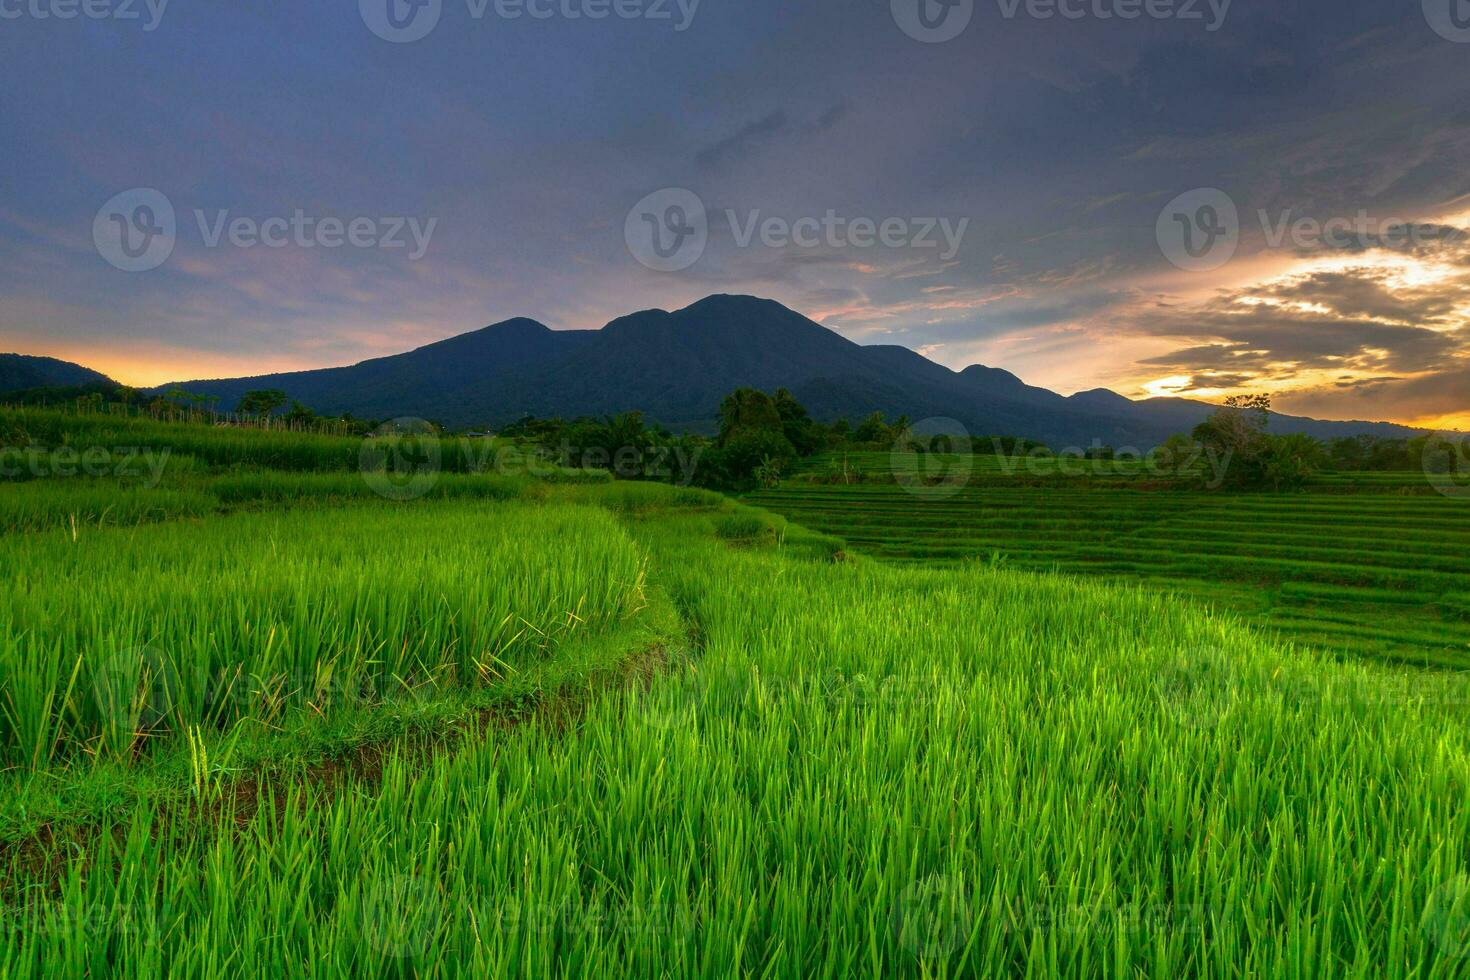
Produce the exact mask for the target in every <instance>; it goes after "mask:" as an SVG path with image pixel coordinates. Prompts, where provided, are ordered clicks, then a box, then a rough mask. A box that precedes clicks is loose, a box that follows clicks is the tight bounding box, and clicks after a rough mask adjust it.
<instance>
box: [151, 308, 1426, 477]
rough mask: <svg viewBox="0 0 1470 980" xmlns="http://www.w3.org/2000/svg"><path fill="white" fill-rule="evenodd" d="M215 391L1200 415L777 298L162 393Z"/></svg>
mask: <svg viewBox="0 0 1470 980" xmlns="http://www.w3.org/2000/svg"><path fill="white" fill-rule="evenodd" d="M174 387H183V388H187V389H188V390H190V391H195V392H199V393H201V394H205V395H218V396H220V407H221V408H223V409H226V410H229V409H231V408H233V407H234V403H235V402H236V401H238V399H239V397H240V396H241V395H243V394H244V393H245V392H246V391H249V390H252V389H256V388H279V389H280V390H282V391H285V392H286V394H287V395H288V396H290V397H292V398H294V399H296V400H298V401H301V402H302V403H304V404H306V405H309V406H310V407H312V408H313V409H315V410H317V411H319V412H323V413H327V414H340V413H343V412H351V413H352V414H354V415H357V416H359V417H370V418H388V417H404V416H416V417H422V418H430V419H434V420H436V421H440V422H443V423H445V424H447V425H449V426H451V427H456V428H458V427H466V426H490V427H495V426H500V425H505V424H507V423H509V422H512V421H514V420H516V419H518V418H521V417H524V416H526V415H534V416H543V417H544V416H552V415H559V416H563V417H576V416H581V415H594V416H600V415H608V414H616V413H618V412H624V411H641V412H643V413H644V414H645V415H646V416H647V417H648V418H649V419H651V420H654V421H657V422H659V423H662V424H664V425H668V426H670V427H672V428H678V429H687V430H691V431H704V432H708V431H712V429H713V428H714V426H715V425H717V422H718V417H719V405H720V402H721V400H723V398H724V396H725V395H727V394H728V393H729V392H730V391H732V390H733V389H735V388H739V387H754V388H761V389H764V390H774V389H776V388H787V389H789V390H790V391H791V392H792V393H793V394H794V395H795V396H796V397H797V398H798V399H800V400H801V401H802V402H803V404H805V405H806V406H807V408H808V409H809V410H810V411H811V413H812V415H813V416H814V417H816V418H819V419H822V420H825V421H830V420H831V419H834V418H836V417H839V416H846V417H849V418H852V419H853V420H854V421H856V420H857V419H858V418H860V417H862V416H866V415H868V414H871V413H872V412H874V411H880V412H883V413H885V414H886V415H889V416H897V415H907V416H909V417H910V419H913V420H915V421H918V420H925V419H937V418H944V419H948V420H954V421H957V422H959V423H960V424H961V425H963V426H964V427H965V428H966V429H968V430H969V431H970V432H972V433H974V434H976V435H992V434H993V435H1012V436H1022V437H1026V438H1031V439H1037V440H1040V441H1043V442H1047V443H1049V444H1051V445H1053V446H1054V447H1056V448H1063V447H1070V446H1083V447H1086V446H1089V445H1092V444H1103V445H1111V446H1115V447H1124V446H1132V447H1137V448H1141V449H1146V448H1148V447H1150V446H1153V445H1157V444H1158V443H1159V442H1162V441H1163V440H1164V439H1166V438H1168V436H1170V435H1172V434H1175V433H1178V432H1184V431H1188V430H1189V429H1190V428H1192V427H1193V426H1194V425H1196V424H1198V423H1199V422H1200V421H1202V420H1203V419H1204V418H1205V417H1206V416H1207V415H1208V414H1209V413H1210V412H1212V411H1214V409H1215V406H1214V405H1210V404H1208V403H1205V402H1196V401H1191V400H1188V399H1179V398H1156V399H1146V400H1142V401H1133V400H1131V399H1128V398H1126V397H1124V396H1122V395H1119V394H1117V393H1116V392H1112V391H1108V390H1106V389H1094V390H1092V391H1087V392H1078V393H1077V394H1074V395H1072V396H1063V395H1060V394H1058V393H1056V392H1054V391H1050V390H1048V389H1045V388H1039V387H1034V386H1031V385H1028V384H1026V383H1025V382H1024V381H1022V380H1021V379H1020V378H1018V377H1017V376H1016V375H1014V374H1012V373H1010V372H1008V371H1005V370H1003V369H1000V368H991V367H986V366H984V365H971V366H969V367H967V368H965V369H963V370H961V371H953V370H951V369H950V368H947V367H945V366H943V365H941V364H937V363H935V362H934V361H931V360H929V359H928V358H925V357H924V356H923V355H921V354H919V353H917V352H916V351H913V350H910V349H909V348H906V347H900V346H895V345H875V346H864V345H860V344H857V343H854V342H853V341H851V340H849V339H847V338H845V337H842V336H841V335H839V334H837V333H836V332H834V331H832V330H830V329H828V328H827V327H824V326H822V325H820V324H818V323H816V322H814V321H812V320H810V319H808V318H807V317H805V316H803V315H801V314H800V313H798V312H796V311H794V310H791V309H789V308H788V307H785V306H783V305H781V304H780V303H778V302H776V301H774V300H770V299H763V298H761V297H755V296H739V295H725V294H717V295H714V296H709V297H706V298H704V299H702V300H699V301H698V302H696V303H693V304H691V305H689V306H686V307H684V308H682V309H679V310H673V311H668V310H660V309H650V310H641V311H638V312H635V313H630V314H627V315H625V316H620V317H617V318H616V319H614V320H612V321H611V322H609V323H608V324H607V325H606V326H604V327H603V328H602V329H600V330H552V329H551V328H549V327H547V326H545V325H544V324H542V323H540V322H538V321H536V320H533V319H529V318H526V317H515V318H511V319H509V320H504V321H501V322H499V323H494V324H491V325H489V326H487V327H483V328H480V329H478V330H474V331H471V332H469V333H465V334H460V335H458V336H455V337H450V338H448V339H446V340H441V341H437V342H435V343H432V344H427V345H424V346H422V347H419V348H416V349H414V350H411V351H407V352H405V353H402V354H394V355H389V356H386V357H380V358H374V359H371V360H368V361H363V362H360V363H358V364H354V365H350V366H345V367H336V368H325V369H319V370H314V371H298V372H291V373H287V374H273V375H261V376H255V377H246V378H229V379H209V380H206V379H201V380H194V381H183V382H177V383H174V384H169V385H163V386H160V387H159V388H157V389H154V390H157V391H163V390H167V389H169V388H174ZM1272 428H1273V430H1275V431H1282V432H1295V431H1300V432H1307V433H1309V434H1313V435H1319V436H1323V437H1330V436H1334V435H1347V434H1356V433H1360V432H1365V433H1370V434H1377V435H1385V436H1400V437H1401V436H1404V435H1408V434H1412V433H1414V432H1416V431H1417V430H1414V429H1410V428H1408V427H1406V426H1401V425H1397V424H1395V423H1388V422H1331V421H1321V420H1317V419H1306V418H1298V417H1293V416H1285V415H1276V416H1273V418H1272Z"/></svg>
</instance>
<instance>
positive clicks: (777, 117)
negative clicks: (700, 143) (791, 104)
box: [694, 110, 788, 170]
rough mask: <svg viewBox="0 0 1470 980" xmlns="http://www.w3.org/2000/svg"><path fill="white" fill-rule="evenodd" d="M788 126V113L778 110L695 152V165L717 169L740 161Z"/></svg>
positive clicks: (701, 167) (704, 168)
mask: <svg viewBox="0 0 1470 980" xmlns="http://www.w3.org/2000/svg"><path fill="white" fill-rule="evenodd" d="M787 127H788V123H787V120H786V113H785V112H784V111H783V110H777V111H775V112H773V113H771V114H770V115H768V116H765V117H764V118H762V119H757V120H756V121H755V122H752V123H748V124H747V125H744V126H742V127H740V129H739V130H738V131H737V132H735V133H732V134H731V135H729V136H727V137H725V138H724V139H722V140H719V141H718V142H716V143H714V144H713V145H711V146H707V147H705V148H704V149H702V150H700V151H699V152H698V153H696V154H694V165H695V167H697V168H698V169H700V170H715V169H718V168H720V167H724V166H729V165H730V164H732V163H735V162H738V161H739V160H740V159H741V158H742V157H744V156H745V155H747V154H749V153H751V152H753V151H754V150H755V149H756V148H758V147H760V146H761V145H763V144H764V143H766V142H768V141H769V140H770V139H771V138H773V137H775V136H777V135H779V134H780V133H782V132H784V131H785V130H786V129H787Z"/></svg>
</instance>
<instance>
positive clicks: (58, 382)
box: [0, 354, 116, 395]
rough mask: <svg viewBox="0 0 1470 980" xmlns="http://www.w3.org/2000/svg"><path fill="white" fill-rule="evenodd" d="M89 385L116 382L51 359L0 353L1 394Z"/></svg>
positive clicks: (94, 372) (66, 362)
mask: <svg viewBox="0 0 1470 980" xmlns="http://www.w3.org/2000/svg"><path fill="white" fill-rule="evenodd" d="M91 384H116V382H114V381H113V380H112V379H110V378H108V377H107V376H106V375H105V374H98V373H97V372H96V371H93V370H91V369H89V368H84V367H82V366H81V365H80V364H73V363H71V362H70V361H59V360H57V359H56V358H54V357H33V356H31V355H29V354H0V395H10V394H14V393H15V392H18V391H26V390H27V389H30V388H74V387H80V386H82V385H91Z"/></svg>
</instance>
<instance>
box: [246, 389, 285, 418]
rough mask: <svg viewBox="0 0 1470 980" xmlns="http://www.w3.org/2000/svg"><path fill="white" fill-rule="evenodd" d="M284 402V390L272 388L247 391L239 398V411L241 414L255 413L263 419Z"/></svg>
mask: <svg viewBox="0 0 1470 980" xmlns="http://www.w3.org/2000/svg"><path fill="white" fill-rule="evenodd" d="M284 404H286V393H285V392H284V391H278V390H276V389H274V388H268V389H265V390H262V391H247V392H245V394H244V396H243V397H242V398H241V399H240V406H239V412H240V414H241V415H256V416H259V417H260V418H262V419H263V418H266V417H267V416H268V415H270V414H271V413H272V412H274V411H275V410H276V409H278V408H280V407H281V406H282V405H284Z"/></svg>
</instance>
